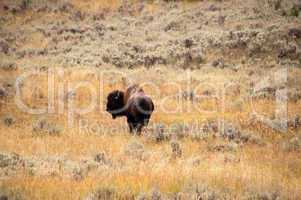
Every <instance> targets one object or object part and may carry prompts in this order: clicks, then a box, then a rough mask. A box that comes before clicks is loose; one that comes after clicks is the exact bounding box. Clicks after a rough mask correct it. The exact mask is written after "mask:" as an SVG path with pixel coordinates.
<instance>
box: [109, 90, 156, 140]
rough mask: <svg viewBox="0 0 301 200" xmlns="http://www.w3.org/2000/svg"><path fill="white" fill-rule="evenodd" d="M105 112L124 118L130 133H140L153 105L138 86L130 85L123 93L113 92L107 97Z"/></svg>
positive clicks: (152, 109) (147, 120)
mask: <svg viewBox="0 0 301 200" xmlns="http://www.w3.org/2000/svg"><path fill="white" fill-rule="evenodd" d="M107 111H108V112H109V113H110V114H111V115H112V117H113V119H115V118H116V117H122V116H125V117H126V118H127V122H128V125H129V129H130V132H131V133H132V132H133V131H135V132H137V133H138V134H140V133H141V130H142V128H143V126H147V124H148V122H149V119H150V117H151V114H152V112H153V111H154V104H153V101H152V99H151V98H150V97H148V96H147V95H145V93H144V91H143V89H142V88H141V87H139V86H138V85H132V86H130V87H129V88H127V90H126V91H125V92H123V91H119V90H115V91H113V92H111V93H110V94H109V95H108V98H107Z"/></svg>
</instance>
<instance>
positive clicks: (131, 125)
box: [127, 117, 136, 133]
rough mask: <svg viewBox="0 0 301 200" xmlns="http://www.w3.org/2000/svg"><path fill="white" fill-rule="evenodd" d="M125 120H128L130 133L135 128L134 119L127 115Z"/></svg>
mask: <svg viewBox="0 0 301 200" xmlns="http://www.w3.org/2000/svg"><path fill="white" fill-rule="evenodd" d="M127 122H128V125H129V129H130V133H133V131H134V130H135V128H136V125H135V120H134V119H133V118H131V117H128V118H127Z"/></svg>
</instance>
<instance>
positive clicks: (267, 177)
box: [0, 68, 301, 199]
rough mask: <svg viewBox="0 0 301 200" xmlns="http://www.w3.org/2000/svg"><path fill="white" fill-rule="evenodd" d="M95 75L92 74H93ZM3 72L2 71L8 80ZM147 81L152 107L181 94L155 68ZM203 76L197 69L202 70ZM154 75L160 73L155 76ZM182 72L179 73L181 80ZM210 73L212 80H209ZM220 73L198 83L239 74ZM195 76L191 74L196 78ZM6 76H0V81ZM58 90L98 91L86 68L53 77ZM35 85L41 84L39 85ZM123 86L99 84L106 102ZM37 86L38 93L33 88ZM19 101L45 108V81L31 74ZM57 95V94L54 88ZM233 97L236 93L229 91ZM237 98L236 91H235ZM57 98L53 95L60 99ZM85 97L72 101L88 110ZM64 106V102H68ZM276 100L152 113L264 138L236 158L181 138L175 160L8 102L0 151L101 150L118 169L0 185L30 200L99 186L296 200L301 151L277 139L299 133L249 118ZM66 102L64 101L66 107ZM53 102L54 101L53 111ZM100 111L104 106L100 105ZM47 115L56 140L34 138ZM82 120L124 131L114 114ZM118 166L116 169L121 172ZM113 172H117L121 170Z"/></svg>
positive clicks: (154, 147) (73, 195) (20, 176)
mask: <svg viewBox="0 0 301 200" xmlns="http://www.w3.org/2000/svg"><path fill="white" fill-rule="evenodd" d="M162 70H166V71H167V72H170V73H168V75H164V76H163V78H164V79H165V80H180V81H178V83H179V84H180V85H181V87H183V88H185V86H186V84H187V81H188V80H189V81H190V78H189V79H188V80H187V79H186V77H185V76H184V75H183V73H177V72H173V71H170V70H169V69H168V68H167V69H164V68H163V69H162ZM92 72H93V70H92ZM122 72H124V74H128V75H129V78H130V77H131V74H130V73H129V71H127V70H122ZM7 73H8V72H3V73H2V74H3V75H7ZM9 73H10V74H9V76H10V77H15V76H16V75H17V74H21V73H22V71H17V72H9ZM136 73H137V74H143V73H144V70H140V69H137V71H136ZM148 73H149V77H150V78H154V77H157V78H156V79H153V80H152V81H153V82H154V83H161V84H162V85H159V90H160V93H156V92H155V91H156V90H155V88H154V87H147V86H145V88H144V89H145V90H146V92H147V93H149V94H150V95H152V97H153V99H154V101H155V104H156V105H160V104H161V103H162V97H163V96H167V95H174V96H176V95H177V94H178V90H177V89H175V88H173V86H172V85H167V84H165V83H164V82H160V80H157V79H161V78H162V76H160V75H159V74H158V73H160V72H159V71H158V70H156V69H154V70H149V71H148ZM199 73H200V74H201V73H202V72H199ZM156 74H157V75H156ZM179 74H180V75H179ZM213 74H214V75H213ZM221 74H222V72H220V71H219V70H216V71H215V72H212V73H209V74H207V75H203V76H202V77H201V79H202V80H206V81H212V82H211V83H214V82H216V81H217V80H221V81H220V82H226V81H227V80H229V79H235V80H238V79H239V77H235V76H232V75H231V74H229V76H228V77H227V78H226V77H222V75H221ZM194 76H195V77H197V75H196V74H194ZM3 77H4V76H2V78H3ZM133 77H136V79H135V80H134V81H135V82H138V83H142V81H143V80H144V81H147V80H148V77H146V76H145V77H144V78H142V79H143V80H142V79H141V80H140V79H139V78H141V75H140V76H133ZM55 79H56V81H55V87H56V89H57V87H58V85H60V84H62V83H64V85H65V86H67V85H68V84H67V83H76V81H81V80H82V81H83V80H85V81H89V82H90V83H92V85H94V86H95V88H97V89H98V88H99V89H100V87H99V86H98V83H99V80H98V77H97V76H94V75H93V74H92V75H91V70H79V69H67V70H65V71H64V76H63V77H56V78H55ZM105 79H106V80H105V81H108V80H111V77H110V76H106V77H105ZM202 80H200V79H199V80H198V79H197V80H195V83H196V84H197V83H200V84H202ZM37 83H39V84H37ZM241 84H244V83H241ZM125 87H126V84H125V82H124V80H123V79H122V78H121V77H117V78H115V79H114V83H111V84H106V85H105V86H104V87H103V91H104V97H105V96H106V94H107V93H108V92H109V91H111V90H113V89H116V88H120V89H124V88H125ZM35 88H38V89H35ZM22 89H23V93H22V94H23V98H24V101H25V102H28V103H30V105H36V106H45V105H46V103H47V101H46V99H47V79H46V77H45V76H40V77H30V78H29V79H28V80H27V81H26V82H25V83H24V86H23V88H22ZM55 91H57V90H55ZM232 94H233V93H232ZM234 94H235V93H234ZM57 97H58V96H57V94H56V98H57ZM89 98H90V97H89V93H87V90H85V89H84V88H81V89H79V90H78V91H77V93H76V97H75V101H76V104H77V105H80V106H85V105H87V101H88V100H89ZM227 98H229V99H232V100H234V99H236V98H237V96H229V97H227ZM104 100H105V99H104V98H103V97H100V99H99V104H100V105H102V104H104V103H105V102H104ZM65 101H66V100H65ZM272 102H273V100H258V101H255V102H253V103H254V105H253V108H252V107H251V104H250V102H243V103H242V105H241V107H240V108H239V109H238V110H237V109H235V107H234V108H232V107H229V108H228V109H225V111H222V110H218V111H217V112H213V113H206V112H198V111H197V110H195V109H192V110H189V109H188V110H185V109H184V112H183V113H171V114H166V113H164V112H163V110H162V108H161V107H160V106H157V110H156V112H155V113H154V115H153V117H152V119H151V121H152V122H153V123H165V124H172V123H183V122H185V123H188V124H190V123H193V122H195V120H198V121H200V122H204V121H206V120H209V119H216V118H220V117H223V118H225V119H226V120H227V121H232V122H234V123H235V124H237V125H240V126H241V127H242V128H243V129H247V130H252V132H254V134H258V135H260V136H262V137H263V139H264V140H265V141H266V142H267V144H268V145H267V146H258V145H251V144H248V145H245V147H244V148H239V150H238V151H237V152H234V153H218V152H211V151H208V149H207V146H208V145H209V144H214V143H219V142H223V141H222V140H221V141H219V139H214V138H211V139H208V140H207V141H206V140H205V141H195V140H192V139H190V138H184V139H181V140H179V143H180V145H181V148H182V150H183V156H182V157H181V158H179V159H177V160H174V159H172V157H171V149H170V144H169V142H163V143H155V142H153V141H151V140H149V139H148V137H146V136H142V137H139V138H135V137H134V138H133V136H130V135H129V134H128V133H127V131H125V130H122V129H120V130H119V131H120V132H118V134H117V135H110V134H106V133H93V132H92V133H89V134H87V133H80V132H79V131H78V126H77V125H75V127H73V128H68V127H67V119H66V117H67V113H66V112H67V110H66V108H65V110H64V113H61V114H47V115H43V116H33V115H29V114H26V113H23V112H21V111H20V110H19V109H18V108H17V107H16V105H15V104H14V102H13V100H12V99H10V100H8V101H7V102H5V104H4V105H5V106H3V105H2V108H1V113H2V116H4V115H5V114H11V115H13V116H14V117H15V118H16V124H14V125H13V126H11V127H6V126H5V125H4V124H3V123H2V124H1V126H0V133H1V134H0V141H1V142H0V151H4V152H15V153H18V154H20V155H22V156H34V157H36V158H39V157H43V156H61V155H64V156H65V157H67V158H68V159H71V160H74V161H80V160H81V159H82V158H87V157H89V158H90V157H93V156H94V155H96V154H97V153H98V152H105V153H106V155H107V156H108V157H109V158H110V159H111V160H112V162H113V163H115V164H116V165H117V166H119V165H121V166H122V167H121V166H119V167H117V168H116V169H115V168H109V169H107V170H101V171H99V170H98V171H91V172H89V173H88V174H87V176H86V177H84V178H83V179H82V180H74V179H73V178H71V177H66V176H65V175H64V171H60V172H59V173H58V174H57V175H54V176H41V177H40V176H35V175H33V176H32V175H30V174H28V172H26V171H25V172H24V171H22V170H21V171H18V172H17V174H16V175H15V176H13V177H6V178H4V179H3V180H2V181H1V185H0V186H2V188H6V189H7V190H9V191H21V193H22V195H25V196H26V197H28V198H29V199H82V198H83V197H85V196H87V195H88V194H89V193H90V192H91V191H93V190H96V189H98V188H114V190H116V191H117V193H118V195H119V197H120V198H121V197H125V196H127V197H130V196H135V195H138V194H139V193H141V192H146V193H147V192H149V191H151V190H152V189H154V188H157V189H159V190H160V191H161V192H163V193H177V192H180V191H183V190H185V188H187V187H188V186H189V185H193V184H197V183H202V184H205V185H208V186H209V187H210V188H214V189H216V190H223V189H226V190H227V191H228V193H229V194H231V196H232V197H233V198H236V199H239V197H240V196H241V195H243V194H244V192H246V191H278V192H280V193H281V194H282V195H283V196H284V197H286V198H290V199H297V198H298V196H300V195H301V193H300V190H299V187H298V186H299V185H300V184H301V169H300V166H301V160H300V152H290V153H288V152H284V151H283V150H282V149H281V142H282V141H285V140H287V139H288V138H291V136H293V135H294V134H295V132H296V130H294V131H290V132H289V133H287V134H285V135H283V134H280V133H279V132H277V131H275V130H273V129H271V128H269V127H268V126H265V125H263V124H262V123H259V122H256V123H249V119H250V115H249V113H250V112H251V111H252V109H254V108H256V111H257V112H259V113H268V114H272V112H273V110H274V107H273V104H272ZM65 103H67V102H65ZM182 103H184V104H185V106H186V107H187V108H189V106H192V104H193V103H192V102H190V101H187V100H184V101H183V102H182ZM219 103H220V102H219V99H217V100H215V99H208V100H203V101H200V102H196V106H197V107H202V108H204V109H206V108H207V110H209V111H214V110H216V106H219ZM178 104H179V102H178V100H177V98H170V99H169V101H168V103H167V105H168V107H171V108H173V107H176V106H177V105H178ZM57 106H58V104H57V102H56V103H55V107H56V108H57ZM100 107H101V106H100ZM300 111H301V106H300V101H299V102H296V103H293V102H290V103H289V115H294V114H296V113H300ZM41 117H46V119H47V120H50V121H53V122H55V123H57V124H60V125H62V126H63V127H64V130H63V132H62V133H61V134H60V135H58V136H50V135H40V136H38V135H36V134H35V133H34V132H32V124H33V123H34V122H35V121H36V120H37V119H39V118H41ZM79 119H87V120H89V121H91V122H94V121H96V122H98V123H100V124H103V125H104V127H110V126H114V125H116V124H118V125H120V126H122V125H124V124H125V119H118V120H115V121H113V120H112V119H111V117H110V116H109V115H108V114H107V113H104V112H100V111H99V110H95V111H94V112H92V113H89V114H87V115H81V116H77V118H76V122H77V120H79ZM133 141H138V142H139V143H141V144H143V145H144V148H145V149H146V151H147V152H148V157H147V158H146V160H136V159H134V158H132V157H129V156H127V155H126V154H125V153H124V149H126V148H127V146H128V144H129V143H131V142H133ZM229 155H230V156H232V155H234V156H235V160H238V161H233V162H226V161H225V159H227V156H229ZM195 158H197V159H199V160H200V164H199V165H193V164H192V162H191V160H193V159H195ZM120 167H121V168H120ZM118 168H120V169H122V170H118Z"/></svg>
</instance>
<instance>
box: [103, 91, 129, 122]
mask: <svg viewBox="0 0 301 200" xmlns="http://www.w3.org/2000/svg"><path fill="white" fill-rule="evenodd" d="M124 107H125V104H124V93H123V92H121V91H119V90H115V91H113V92H111V93H110V94H109V95H108V97H107V109H106V110H107V112H109V113H110V114H111V115H112V118H113V119H115V118H116V117H117V116H122V115H123V111H124V109H125V108H124Z"/></svg>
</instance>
